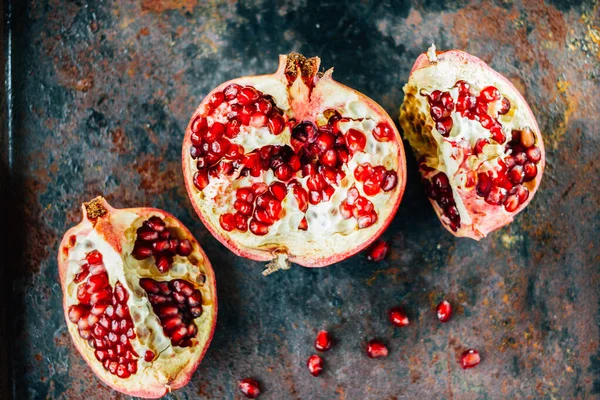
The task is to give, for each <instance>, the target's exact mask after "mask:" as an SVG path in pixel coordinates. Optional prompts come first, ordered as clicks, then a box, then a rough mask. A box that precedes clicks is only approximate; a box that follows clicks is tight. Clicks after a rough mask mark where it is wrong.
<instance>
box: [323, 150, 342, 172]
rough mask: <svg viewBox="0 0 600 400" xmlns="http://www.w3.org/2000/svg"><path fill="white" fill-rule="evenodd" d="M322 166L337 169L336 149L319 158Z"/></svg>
mask: <svg viewBox="0 0 600 400" xmlns="http://www.w3.org/2000/svg"><path fill="white" fill-rule="evenodd" d="M319 161H320V162H321V164H323V165H326V166H328V167H331V168H335V166H336V165H337V162H338V156H337V152H336V151H335V150H334V149H329V150H327V151H325V153H323V154H321V156H320V157H319Z"/></svg>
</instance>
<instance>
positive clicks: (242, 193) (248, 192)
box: [235, 187, 254, 203]
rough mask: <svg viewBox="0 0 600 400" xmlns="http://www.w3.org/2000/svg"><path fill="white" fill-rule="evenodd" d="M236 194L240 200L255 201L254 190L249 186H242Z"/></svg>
mask: <svg viewBox="0 0 600 400" xmlns="http://www.w3.org/2000/svg"><path fill="white" fill-rule="evenodd" d="M235 196H236V197H237V199H238V200H241V201H244V202H246V203H252V202H253V201H254V192H253V191H252V189H251V188H249V187H242V188H239V189H238V190H237V192H236V193H235Z"/></svg>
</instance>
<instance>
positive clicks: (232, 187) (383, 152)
mask: <svg viewBox="0 0 600 400" xmlns="http://www.w3.org/2000/svg"><path fill="white" fill-rule="evenodd" d="M235 82H236V83H238V84H240V85H249V86H253V87H254V88H256V89H258V90H260V91H261V92H263V93H264V94H269V95H271V96H273V98H274V99H275V101H276V103H277V106H278V107H279V108H281V109H282V110H283V111H284V113H285V114H286V115H288V116H290V117H293V118H295V119H296V121H297V122H302V121H312V122H313V123H315V124H316V125H324V124H326V122H327V120H326V118H325V117H324V116H323V112H324V111H325V110H328V109H334V110H337V111H338V112H339V113H340V114H341V115H342V116H343V117H346V118H351V119H353V120H352V121H349V122H345V123H341V124H340V129H341V131H342V132H344V133H345V132H346V131H347V130H348V129H350V128H354V129H358V130H360V131H361V132H363V133H364V134H365V136H366V138H367V144H366V147H365V151H364V152H359V153H356V154H354V155H353V156H350V160H349V162H348V163H347V164H344V165H343V166H342V167H341V170H342V171H343V172H344V173H345V174H346V177H345V178H344V179H343V180H342V182H341V184H340V185H339V186H338V185H332V186H333V187H334V189H335V192H334V194H333V196H332V197H331V199H330V200H329V201H327V202H321V203H319V204H318V205H311V204H309V207H308V211H307V212H306V214H305V213H302V212H301V211H300V210H299V209H298V206H297V203H296V199H295V197H294V196H293V194H292V191H291V190H289V191H288V194H287V196H286V197H285V199H284V200H283V201H282V206H283V212H282V216H281V218H280V219H279V220H278V221H276V222H275V223H274V224H273V225H272V226H270V227H269V233H268V234H266V235H265V236H257V235H254V234H253V233H251V232H250V230H249V229H248V231H247V232H240V231H238V230H236V229H234V230H233V231H231V232H226V231H225V230H223V229H222V228H221V226H220V224H219V216H220V215H222V214H223V213H227V212H229V213H235V212H236V210H235V208H233V202H234V201H235V193H236V190H237V189H238V188H240V187H247V186H250V185H251V184H252V183H254V182H265V183H267V184H270V183H271V182H273V181H274V180H277V179H276V177H275V176H274V174H273V171H272V170H271V169H269V170H267V171H262V173H261V176H259V177H252V176H246V177H240V178H238V177H237V176H233V177H220V178H218V179H216V178H213V177H210V183H209V185H208V186H207V187H206V188H204V190H203V191H201V192H200V191H198V190H196V189H195V188H194V190H195V191H194V196H195V197H196V200H195V202H196V204H197V205H198V206H199V208H200V209H201V210H202V214H203V216H204V217H205V218H206V220H207V221H206V222H208V224H210V225H211V226H212V227H213V228H214V229H215V230H216V231H218V232H219V233H220V234H221V235H223V236H225V237H228V238H230V239H231V240H232V241H234V242H235V243H236V244H238V245H239V246H240V247H241V248H246V249H256V250H264V251H266V252H270V253H272V254H274V255H275V254H282V253H284V254H287V255H288V256H290V257H313V258H321V257H327V256H330V255H332V254H335V253H345V252H348V251H349V250H351V249H353V248H356V247H357V246H358V245H360V244H361V243H363V242H365V241H366V240H369V239H371V238H372V237H373V235H374V234H375V232H378V231H379V230H380V229H381V227H382V224H384V223H385V222H386V220H388V219H389V215H390V214H391V213H392V212H395V208H394V207H393V205H394V204H395V202H396V200H397V198H398V196H399V194H400V192H401V190H402V189H403V186H404V183H403V182H402V175H399V176H398V184H397V185H396V187H395V188H394V189H393V190H391V191H389V192H383V191H380V192H379V193H378V194H377V195H375V196H366V195H364V192H363V190H362V183H360V182H356V181H355V178H354V174H353V172H354V169H355V167H356V166H357V165H358V164H359V163H365V162H369V163H370V164H371V165H372V166H377V165H383V166H384V167H385V168H386V169H388V170H389V169H392V170H394V171H396V173H399V171H398V168H399V167H400V166H399V156H400V154H401V153H402V150H401V149H399V147H398V143H397V139H396V137H394V138H393V139H392V140H391V141H389V142H385V143H384V142H378V141H377V140H376V139H375V138H374V137H373V135H372V133H371V131H372V130H373V128H374V127H375V126H376V125H377V124H378V123H379V122H387V123H388V124H390V126H393V122H392V121H391V120H390V119H389V117H387V115H385V113H384V114H383V115H382V111H380V110H378V109H376V108H374V107H372V106H370V104H369V103H368V102H365V100H364V98H363V97H362V96H360V95H359V94H357V93H356V92H354V91H352V90H350V89H347V88H345V87H343V86H341V85H339V84H337V83H335V82H334V81H333V80H332V79H331V71H327V72H326V73H325V75H324V76H323V77H322V78H321V79H320V80H319V81H318V82H317V83H316V85H315V87H314V88H313V90H312V93H311V101H310V102H309V101H308V100H307V99H306V98H305V97H304V98H303V97H302V96H307V92H308V88H307V87H306V86H305V85H304V83H303V81H302V79H297V80H296V81H295V82H294V83H293V85H292V86H291V87H288V86H287V82H286V81H285V77H283V79H279V78H278V77H276V76H275V75H269V76H261V77H254V78H252V79H244V78H242V79H238V80H236V81H235ZM225 109H226V106H225V105H221V106H220V107H219V108H218V112H220V113H224V112H225ZM193 118H194V117H192V119H193ZM216 118H217V120H219V121H220V122H225V121H222V120H223V118H224V116H217V117H216ZM211 122H212V121H211V119H210V118H209V126H210V124H211ZM290 138H291V133H290V130H289V128H288V127H287V126H286V127H285V128H284V131H283V132H282V133H281V134H279V135H273V134H271V133H270V131H269V129H268V128H254V127H245V126H244V127H242V128H241V130H240V134H239V136H237V137H236V138H235V139H233V140H231V142H233V143H237V144H240V145H242V146H243V147H244V150H245V152H246V153H248V152H250V151H252V150H254V149H256V148H260V147H262V146H265V145H267V144H271V145H275V144H277V145H286V144H287V145H289V144H290ZM188 150H189V149H188ZM185 162H187V163H188V169H189V171H191V174H193V173H194V172H195V171H196V170H197V168H196V165H195V164H196V162H195V160H193V159H192V158H191V157H187V159H186V161H185ZM301 176H302V175H301V171H299V172H298V174H296V175H295V176H294V179H296V180H298V181H299V182H300V183H302V185H303V187H304V188H305V189H306V181H307V179H308V177H305V178H302V177H301ZM353 184H356V187H357V188H358V190H359V192H360V194H361V196H364V197H365V198H367V199H368V200H369V201H371V202H372V203H373V205H374V207H375V210H376V212H377V214H378V220H377V222H376V223H375V224H373V225H372V226H370V227H368V228H364V229H358V226H357V221H356V219H355V218H350V219H348V220H344V219H343V218H342V217H341V216H340V214H339V211H338V210H339V205H340V204H341V202H342V201H343V200H345V199H346V195H347V191H348V189H349V188H350V187H351V186H352V185H353ZM307 193H308V190H307ZM304 217H306V219H307V222H308V230H306V231H302V230H300V229H298V225H299V223H300V221H301V220H302V218H304ZM249 220H250V219H249Z"/></svg>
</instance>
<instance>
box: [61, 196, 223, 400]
mask: <svg viewBox="0 0 600 400" xmlns="http://www.w3.org/2000/svg"><path fill="white" fill-rule="evenodd" d="M82 211H83V221H82V222H81V223H79V225H77V226H75V227H73V228H71V229H69V230H68V231H67V233H66V234H65V236H64V238H63V240H62V242H61V244H60V249H59V253H58V269H59V274H60V281H61V286H62V291H63V306H64V312H65V317H66V319H67V327H68V329H69V333H70V334H71V338H72V339H73V342H74V343H75V346H76V347H77V349H78V350H79V352H80V353H81V355H82V356H83V358H84V359H85V361H86V362H87V363H88V364H89V366H90V367H91V368H92V370H93V371H94V373H95V374H96V375H97V376H98V377H99V378H100V379H101V380H102V381H104V382H105V383H106V384H107V385H109V386H111V387H112V388H114V389H116V390H118V391H121V392H123V393H126V394H129V395H132V396H139V397H145V398H158V397H161V396H163V395H164V394H166V393H167V392H170V391H171V390H174V389H178V388H180V387H182V386H184V385H185V384H187V383H188V381H189V380H190V378H191V376H192V374H193V373H194V371H195V370H196V368H197V367H198V364H199V363H200V360H201V359H202V357H203V356H204V353H205V352H206V350H207V348H208V345H209V343H210V341H211V339H212V335H213V331H214V327H215V322H216V315H217V297H216V294H217V292H216V286H215V276H214V273H213V270H212V267H211V265H210V262H209V261H208V259H207V258H206V255H205V254H204V252H203V251H202V249H201V248H200V245H199V244H198V242H197V241H196V240H195V239H194V237H193V236H192V234H191V233H190V231H188V230H187V228H186V227H185V226H183V225H182V224H181V222H179V221H178V220H177V219H176V218H175V217H173V216H172V215H171V214H169V213H167V212H165V211H161V210H157V209H154V208H129V209H122V210H118V209H114V208H112V207H111V206H110V205H109V204H108V203H107V202H106V200H104V199H103V198H102V197H98V198H96V199H94V200H92V201H90V202H89V203H85V204H84V205H83V206H82Z"/></svg>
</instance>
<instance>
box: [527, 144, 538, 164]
mask: <svg viewBox="0 0 600 400" xmlns="http://www.w3.org/2000/svg"><path fill="white" fill-rule="evenodd" d="M526 154H527V159H528V160H529V161H531V162H532V163H534V164H537V163H538V162H540V160H541V159H542V152H541V151H540V149H539V148H538V147H530V148H528V149H527V152H526Z"/></svg>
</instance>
